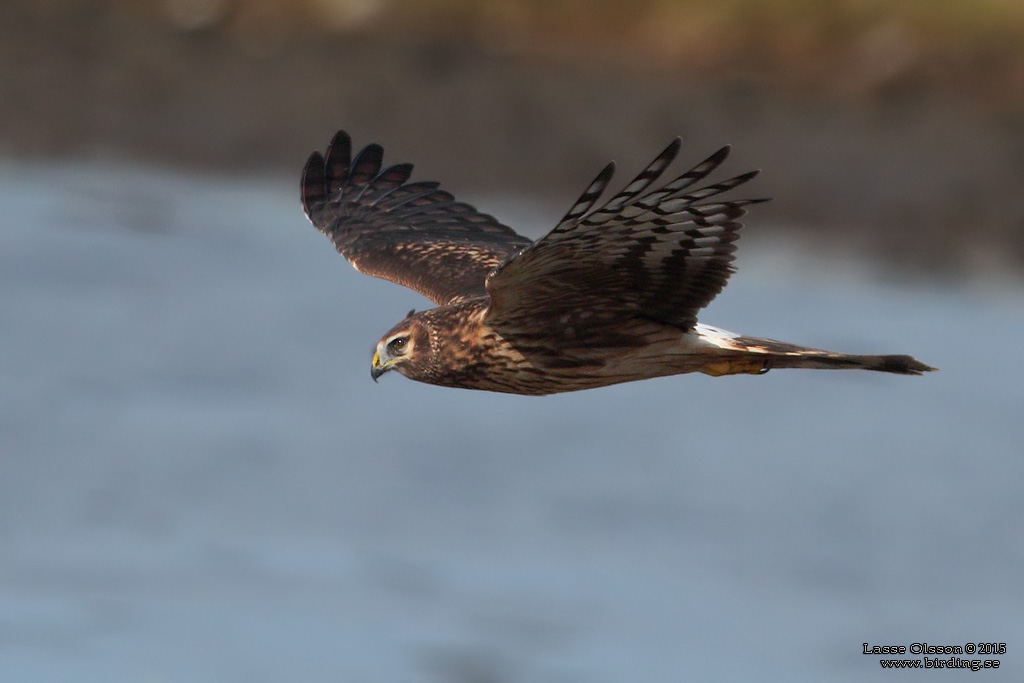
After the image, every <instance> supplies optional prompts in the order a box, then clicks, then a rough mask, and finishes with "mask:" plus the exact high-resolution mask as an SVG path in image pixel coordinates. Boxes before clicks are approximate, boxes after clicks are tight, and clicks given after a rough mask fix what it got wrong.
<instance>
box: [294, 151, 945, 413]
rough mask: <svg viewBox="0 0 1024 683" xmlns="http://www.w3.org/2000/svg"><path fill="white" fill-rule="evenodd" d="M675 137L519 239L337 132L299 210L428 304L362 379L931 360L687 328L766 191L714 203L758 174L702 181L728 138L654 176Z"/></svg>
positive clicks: (654, 372)
mask: <svg viewBox="0 0 1024 683" xmlns="http://www.w3.org/2000/svg"><path fill="white" fill-rule="evenodd" d="M679 147H680V140H679V139H678V138H676V139H675V140H673V141H672V143H671V144H670V145H669V146H668V147H666V148H665V149H664V151H662V153H661V154H659V155H658V157H657V158H656V159H655V160H654V161H652V162H651V163H650V165H648V166H647V168H645V169H644V170H643V171H641V173H640V174H639V175H638V176H637V177H636V178H634V179H633V180H632V181H631V182H630V183H629V184H628V185H626V187H625V188H624V189H623V190H622V191H621V192H619V193H618V194H616V195H614V196H613V197H612V198H611V199H609V200H608V201H606V202H604V203H602V204H600V205H599V204H598V202H599V200H600V198H601V196H602V194H603V193H604V190H605V188H606V187H607V185H608V183H609V182H610V181H611V178H612V174H613V172H614V169H615V165H614V163H610V164H608V165H607V166H606V167H605V168H604V169H603V170H602V171H601V172H600V173H599V174H598V175H597V177H596V178H595V179H594V181H593V182H592V183H591V184H590V186H589V187H587V189H586V191H585V192H584V193H583V194H582V195H581V196H580V198H579V199H577V200H576V202H575V203H574V204H573V206H572V208H571V209H569V212H568V213H567V214H565V217H564V218H562V220H561V221H560V222H559V223H558V225H556V226H555V228H554V229H553V230H552V231H551V232H549V233H548V234H547V235H545V236H544V237H541V238H540V239H538V240H537V241H535V242H534V241H531V240H529V239H527V238H526V237H523V236H522V235H519V234H517V233H516V232H515V231H513V230H512V229H511V228H509V227H507V226H505V225H503V224H501V223H500V222H498V220H497V219H495V218H494V217H493V216H490V215H488V214H485V213H481V212H479V211H477V210H476V209H475V208H473V207H472V206H470V205H469V204H465V203H462V202H459V201H456V199H455V198H454V197H453V196H452V195H451V194H450V193H448V192H445V191H444V190H441V189H440V188H439V183H436V182H422V181H421V182H409V177H410V175H411V173H412V164H397V165H394V166H389V167H386V168H383V169H382V167H381V166H382V164H381V162H382V160H383V154H384V150H383V149H382V148H381V146H380V145H377V144H371V145H368V146H366V147H364V148H363V150H362V151H360V152H359V153H358V154H356V155H355V157H354V158H353V156H352V143H351V139H350V138H349V136H348V134H347V133H345V132H344V131H339V132H338V133H337V134H336V135H335V136H334V139H333V140H332V141H331V143H330V145H329V146H328V148H327V152H326V154H321V153H320V152H314V153H313V154H312V155H311V156H310V157H309V161H308V162H307V163H306V167H305V170H304V171H303V174H302V206H303V208H304V209H305V212H306V216H307V217H308V218H309V220H310V221H311V222H312V223H313V225H314V226H316V228H317V229H318V230H320V232H322V233H324V234H325V235H327V237H329V238H330V240H331V241H332V242H333V243H334V246H335V247H336V248H337V250H338V251H339V252H341V254H342V255H343V256H344V257H345V258H346V259H348V260H349V261H350V262H351V263H352V265H353V266H355V268H356V270H358V271H359V272H361V273H365V274H367V275H373V276H375V277H380V278H384V279H385V280H390V281H391V282H396V283H398V284H401V285H405V286H406V287H409V288H411V289H414V290H416V291H417V292H419V293H420V294H423V295H424V296H426V297H427V298H429V299H430V300H432V301H433V302H434V303H435V304H437V307H436V308H432V309H429V310H426V311H421V312H419V313H417V312H415V311H411V312H410V313H409V314H408V315H407V316H406V317H405V318H404V319H403V320H402V321H401V322H399V323H398V324H397V325H395V326H394V327H393V328H392V329H391V330H390V331H389V332H388V333H387V334H385V335H384V336H383V337H382V338H381V339H380V341H379V342H378V343H377V347H376V351H375V352H374V354H373V360H372V364H371V368H370V374H371V376H372V377H373V379H374V380H377V379H378V378H379V377H380V376H381V375H383V374H384V373H385V372H388V371H390V370H397V371H398V372H399V373H400V374H402V375H405V376H406V377H408V378H409V379H414V380H417V381H420V382H427V383H430V384H436V385H441V386H446V387H459V388H464V389H480V390H486V391H499V392H505V393H512V394H529V395H541V394H554V393H558V392H565V391H576V390H580V389H592V388H595V387H602V386H606V385H609V384H617V383H619V382H631V381H634V380H641V379H648V378H650V377H660V376H665V375H678V374H683V373H688V372H703V373H705V374H708V375H713V376H720V375H733V374H764V373H766V372H768V371H769V370H771V369H773V368H817V369H842V368H853V369H861V370H878V371H881V372H892V373H898V374H904V375H919V374H921V373H923V372H927V371H930V370H934V369H935V368H932V367H929V366H927V365H925V364H924V363H921V362H920V361H918V360H916V359H914V358H912V357H911V356H904V355H853V354H845V353H835V352H832V351H823V350H820V349H813V348H808V347H804V346H797V345H795V344H788V343H785V342H779V341H775V340H772V339H761V338H757V337H748V336H744V335H738V334H733V333H732V332H727V331H725V330H721V329H718V328H715V327H711V326H708V325H704V324H702V323H698V322H697V312H698V311H700V310H701V309H702V308H704V307H705V306H707V305H708V303H709V302H710V301H711V300H712V299H713V298H714V297H715V296H716V295H717V294H718V293H719V292H720V291H721V290H722V288H723V287H724V286H725V283H726V280H728V278H729V275H731V274H732V272H733V266H732V262H733V258H734V256H733V253H734V252H735V250H736V245H735V242H736V240H737V239H738V238H739V230H740V227H741V225H740V223H739V218H740V217H741V216H743V215H744V214H745V213H746V207H747V206H749V205H751V204H756V203H758V202H762V201H766V200H764V199H738V200H736V199H734V200H728V199H721V198H719V197H718V195H720V194H722V193H724V192H726V191H727V190H731V189H732V188H734V187H737V186H738V185H741V184H743V183H745V182H747V181H748V180H750V179H751V178H753V177H754V176H755V175H757V171H752V172H750V173H744V174H743V175H739V176H736V177H734V178H730V179H729V180H723V181H721V182H718V183H714V184H705V179H706V178H707V176H708V175H709V174H710V173H711V172H712V171H714V170H715V169H716V168H718V166H719V165H720V164H721V163H722V162H723V161H724V160H725V158H726V156H728V153H729V147H723V148H722V149H720V150H718V151H717V152H715V153H714V154H712V155H711V156H710V157H708V158H707V159H705V160H704V161H702V162H700V163H699V164H697V165H696V166H694V167H693V168H691V169H690V170H688V171H686V172H685V173H683V174H682V175H679V176H677V177H674V178H672V179H671V180H669V181H667V182H664V181H663V182H659V180H660V179H661V177H662V175H663V173H664V172H665V170H666V168H668V166H669V165H670V164H671V163H672V161H673V160H674V159H675V157H676V155H677V154H678V152H679Z"/></svg>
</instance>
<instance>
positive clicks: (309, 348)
mask: <svg viewBox="0 0 1024 683" xmlns="http://www.w3.org/2000/svg"><path fill="white" fill-rule="evenodd" d="M0 182H2V186H3V192H2V194H0V214H2V215H3V216H4V221H5V225H4V229H3V231H2V232H0V291H2V292H3V296H2V297H0V324H2V330H3V353H2V354H0V376H2V377H3V382H2V384H0V420H2V421H0V449H2V458H0V543H2V545H0V671H3V672H5V673H4V676H3V678H4V680H11V681H56V680H73V681H284V680H303V681H350V680H351V681H356V680H358V681H420V680H428V681H434V680H437V681H466V682H470V681H555V680H557V681H600V682H604V681H609V682H610V681H630V680H646V681H666V682H668V681H677V680H680V679H681V678H691V677H692V678H695V679H707V678H711V679H720V680H778V681H788V680H841V681H863V680H910V679H911V678H912V676H911V674H910V673H907V672H903V673H893V672H883V671H881V670H880V667H879V664H878V659H879V658H878V657H872V656H864V655H862V654H861V647H862V645H861V644H862V642H865V641H866V642H870V643H872V644H887V643H898V644H905V645H909V644H910V643H911V642H918V641H927V642H929V643H933V644H962V643H964V642H967V641H1001V642H1007V646H1008V652H1007V654H1006V655H1005V656H1004V657H1002V658H1001V659H1002V668H1001V669H1000V671H999V672H997V673H993V672H988V673H984V674H979V675H984V676H986V680H993V679H995V680H1006V681H1010V680H1019V678H1020V676H1021V673H1022V671H1024V667H1022V659H1021V657H1020V655H1019V653H1018V652H1017V648H1018V647H1019V646H1020V644H1021V639H1020V636H1021V635H1022V628H1021V624H1022V622H1021V614H1022V613H1024V594H1022V592H1021V577H1022V576H1024V573H1022V572H1024V526H1022V524H1021V520H1022V518H1024V502H1022V501H1024V498H1022V496H1021V495H1020V491H1021V480H1022V478H1024V464H1022V461H1021V457H1020V451H1021V443H1022V438H1021V437H1022V427H1021V424H1020V409H1021V405H1022V399H1024V390H1022V388H1021V382H1020V379H1021V376H1020V375H1021V373H1020V370H1021V363H1020V358H1019V353H1020V340H1021V338H1022V333H1024V297H1022V296H1021V295H1022V291H1024V290H1022V287H1021V286H1020V284H1019V283H1018V282H1016V281H1015V280H1014V279H1013V278H1011V277H1007V278H1005V279H1003V280H995V279H987V278H978V279H975V280H971V281H963V282H960V283H958V284H956V285H955V286H954V285H950V284H948V283H947V284H944V283H940V282H937V281H934V280H928V279H913V280H905V281H899V280H893V279H891V278H889V277H880V275H879V274H880V272H881V271H879V270H878V269H875V268H873V267H871V266H865V265H862V264H859V263H857V262H849V261H842V260H838V259H823V258H820V257H815V256H813V255H811V254H808V253H807V252H806V251H805V250H802V249H801V247H800V245H799V244H796V243H792V244H791V243H783V244H766V243H764V241H763V240H758V239H757V238H756V230H755V229H754V228H750V227H748V232H749V233H751V234H750V235H748V236H749V237H751V238H752V239H750V240H749V241H750V244H744V247H746V248H745V249H744V250H743V251H742V255H741V257H740V261H739V262H740V267H741V269H740V271H739V273H738V274H737V275H735V276H734V278H733V281H732V282H731V284H730V286H729V287H728V288H727V290H726V291H725V293H724V294H723V295H722V296H721V297H720V298H719V299H718V300H716V301H715V302H714V303H713V305H712V306H711V307H710V308H709V310H708V311H707V315H706V316H705V319H706V320H708V321H709V322H712V323H714V324H719V325H722V326H724V327H727V328H732V329H735V330H740V331H743V332H750V333H757V334H767V335H774V336H776V337H780V338H783V339H792V340H796V341H802V342H807V343H811V344H818V345H821V346H826V347H835V348H840V349H847V350H850V351H895V352H908V351H909V352H913V353H915V354H917V355H919V357H921V358H923V359H924V360H926V361H927V362H929V363H933V364H935V365H937V366H939V367H940V368H942V370H941V372H938V373H935V374H932V375H928V376H926V377H919V378H913V377H910V378H908V377H898V376H889V375H881V374H867V373H863V374H858V373H843V372H836V373H824V372H813V373H812V372H797V371H793V372H785V371H777V372H771V373H769V374H768V375H766V376H764V377H731V378H719V379H712V378H708V377H704V376H697V375H694V376H683V377H674V378H666V379H658V380H653V381H648V382H643V383H634V384H627V385H623V386H618V387H612V388H608V389H603V390H599V391H590V392H583V393H577V394H568V395H562V396H553V397H547V398H521V397H509V396H501V395H491V394H479V393H471V392H463V391H455V390H446V389H440V388H433V387H429V386H426V385H420V384H416V383H413V382H409V381H407V380H405V379H404V378H402V377H399V376H397V375H394V376H392V375H389V376H387V377H385V378H384V379H383V380H382V381H381V383H380V385H377V386H375V385H374V384H373V383H372V382H371V381H370V378H369V372H368V371H369V357H370V351H371V348H372V346H373V344H374V343H375V341H376V339H377V337H378V335H379V334H381V333H382V332H383V331H385V330H386V329H387V328H388V327H389V326H390V325H391V324H392V323H393V322H394V321H396V320H397V319H399V318H401V316H402V315H403V314H404V313H405V311H406V310H407V309H408V308H410V307H412V306H423V305H424V301H423V300H421V299H420V298H419V297H418V295H416V294H415V293H413V292H410V291H407V290H404V289H402V288H400V287H397V286H395V285H391V284H390V283H386V282H383V281H375V280H371V279H369V278H366V277H363V276H361V275H359V274H358V273H356V272H355V271H354V270H353V269H351V268H350V267H349V266H348V265H347V264H345V263H344V261H342V260H341V258H340V257H338V256H337V255H336V254H335V253H334V252H333V249H331V247H330V245H329V243H328V242H327V241H326V240H325V239H324V238H323V237H322V236H321V235H319V234H318V233H317V232H316V231H315V230H313V229H312V228H311V227H310V226H309V225H308V223H306V221H305V218H304V217H303V216H302V215H301V213H300V212H299V210H298V208H297V202H296V196H295V195H296V188H295V187H293V185H294V183H290V182H285V181H284V179H274V178H255V177H247V178H242V179H238V178H224V177H216V176H205V177H196V176H192V175H189V176H185V175H181V174H178V173H170V172H166V171H161V170H155V169H152V168H145V167H123V166H116V167H112V166H95V165H80V164H72V165H60V166H54V165H49V164H48V165H32V164H11V163H7V164H4V165H3V166H0ZM478 203H479V204H481V205H483V206H487V207H488V208H492V209H493V210H495V211H497V212H499V213H500V214H501V215H503V216H506V217H507V218H508V219H509V220H510V221H513V222H514V224H516V225H520V226H523V228H524V230H525V231H527V232H529V233H531V234H537V233H538V232H540V231H541V230H542V229H543V228H544V226H546V225H550V224H552V222H553V221H554V220H555V217H556V216H557V213H558V211H557V210H555V209H553V208H551V209H548V208H546V207H541V206H539V205H536V204H532V203H530V202H525V201H517V200H515V199H514V198H501V197H491V198H487V197H482V198H479V201H478ZM887 272H888V271H887ZM913 675H915V676H920V675H922V674H921V673H919V672H913ZM957 675H967V674H965V673H963V672H961V673H960V674H957Z"/></svg>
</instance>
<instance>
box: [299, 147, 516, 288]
mask: <svg viewBox="0 0 1024 683" xmlns="http://www.w3.org/2000/svg"><path fill="white" fill-rule="evenodd" d="M383 155H384V150H383V149H382V148H381V146H380V145H376V144H373V145H368V146H367V147H365V148H364V149H363V150H362V151H361V152H359V154H357V155H356V156H355V158H354V159H352V142H351V139H350V138H349V136H348V134H347V133H345V132H344V131H338V133H337V135H335V136H334V139H333V140H332V141H331V144H330V146H329V147H328V148H327V154H326V156H324V155H322V154H320V153H319V152H314V153H313V154H312V155H311V156H310V157H309V161H308V162H306V168H305V170H304V171H303V173H302V207H303V209H305V211H306V216H308V217H309V220H310V221H312V223H313V225H314V226H316V228H317V229H318V230H320V232H322V233H324V234H325V235H327V236H328V237H329V238H330V239H331V241H332V242H333V243H334V246H335V247H336V248H337V249H338V251H339V252H341V254H342V256H344V257H345V258H346V259H348V260H349V261H350V262H351V263H352V265H353V266H355V268H356V270H358V271H359V272H361V273H365V274H367V275H373V276H375V277H380V278H384V279H385V280H390V281H391V282H397V283H398V284H401V285H405V286H406V287H410V288H411V289H414V290H416V291H417V292H419V293H420V294H423V295H424V296H426V297H427V298H429V299H431V300H433V301H434V302H435V303H437V304H438V305H442V304H446V303H450V302H452V301H455V300H457V299H459V298H462V297H470V296H481V295H486V294H487V290H486V289H485V287H484V281H485V280H486V278H487V274H488V273H489V272H491V270H493V269H494V268H495V267H496V266H497V265H498V264H500V263H502V262H503V261H505V260H506V259H508V258H509V257H510V256H513V255H514V254H516V253H518V252H519V251H520V250H521V249H523V248H524V247H526V246H527V245H529V244H530V240H529V239H527V238H525V237H523V236H521V235H518V234H516V233H515V232H514V231H513V230H512V229H511V228H509V227H507V226H505V225H502V224H501V223H499V222H498V221H497V220H496V219H495V218H494V217H493V216H489V215H487V214H484V213H480V212H479V211H477V210H476V209H475V208H473V207H472V206H470V205H469V204H463V203H461V202H457V201H455V198H454V197H453V196H452V195H451V194H449V193H448V192H445V191H444V190H440V189H438V185H439V184H438V183H436V182H417V183H409V182H407V181H408V180H409V176H410V174H411V173H412V164H398V165H396V166H390V167H388V168H385V169H384V170H381V161H382V158H383Z"/></svg>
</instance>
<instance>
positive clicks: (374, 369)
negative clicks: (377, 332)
mask: <svg viewBox="0 0 1024 683" xmlns="http://www.w3.org/2000/svg"><path fill="white" fill-rule="evenodd" d="M390 369H391V366H390V365H381V362H380V354H378V353H377V352H376V351H374V352H373V363H371V364H370V377H372V378H373V381H374V382H376V381H377V380H378V379H380V376H381V375H383V374H384V373H385V372H387V371H388V370H390Z"/></svg>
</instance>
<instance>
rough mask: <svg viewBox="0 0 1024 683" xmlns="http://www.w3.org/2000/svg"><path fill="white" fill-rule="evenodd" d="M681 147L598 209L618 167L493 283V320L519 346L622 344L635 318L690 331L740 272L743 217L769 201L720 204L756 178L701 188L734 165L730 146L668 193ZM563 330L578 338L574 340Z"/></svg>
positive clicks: (492, 277) (504, 267) (498, 273)
mask: <svg viewBox="0 0 1024 683" xmlns="http://www.w3.org/2000/svg"><path fill="white" fill-rule="evenodd" d="M679 146H680V143H679V140H678V139H676V140H675V141H673V142H672V144H670V145H669V146H668V147H666V148H665V150H664V151H663V152H662V153H661V154H660V155H659V156H658V157H657V158H656V159H655V160H654V161H653V162H651V164H650V165H648V167H647V168H645V169H644V170H643V171H642V172H641V173H640V174H639V175H638V176H637V177H636V178H634V179H633V180H632V182H630V183H629V184H628V185H627V186H626V187H625V188H624V189H623V190H622V191H621V192H619V193H618V194H617V195H615V196H614V197H612V198H611V199H610V200H609V201H608V202H606V203H605V204H603V205H601V206H600V207H598V208H596V209H595V208H593V207H594V205H595V204H596V203H597V201H598V199H599V198H600V196H601V194H602V193H603V191H604V190H605V188H606V187H607V185H608V182H609V181H610V179H611V176H612V172H613V169H614V167H613V166H612V165H609V166H607V167H605V169H604V170H603V171H602V172H601V173H600V174H599V175H598V176H597V178H596V179H595V180H594V182H592V183H591V185H590V187H588V188H587V190H586V191H585V192H584V193H583V195H582V196H581V197H580V199H579V200H577V202H576V204H575V205H574V206H573V207H572V209H570V210H569V212H568V213H567V214H566V216H565V218H563V219H562V221H561V222H560V223H559V224H558V225H557V226H556V227H555V229H554V230H552V231H551V232H550V233H548V234H547V235H545V236H544V237H542V238H540V239H539V240H537V241H536V242H534V243H533V244H532V245H530V246H529V247H528V248H526V249H525V250H523V252H522V253H520V254H519V255H518V256H516V257H515V258H514V259H511V260H509V261H507V262H506V263H504V264H503V265H501V266H500V267H499V268H498V269H496V270H495V271H494V272H493V273H492V274H491V275H490V276H489V277H488V280H487V290H488V292H489V293H490V295H491V305H490V309H489V310H488V312H487V316H486V318H485V320H486V321H487V323H488V324H490V325H491V326H492V327H494V328H495V329H496V330H498V331H499V332H501V333H502V334H504V335H506V336H509V337H510V338H513V339H517V338H518V339H521V340H523V341H524V342H525V341H534V342H536V341H537V340H540V339H545V338H547V339H549V340H550V342H551V343H552V344H559V343H570V342H571V343H585V344H588V345H592V346H602V345H605V337H607V345H613V344H615V343H617V342H616V340H617V328H619V327H621V325H622V322H623V320H624V319H626V318H628V317H641V318H645V319H650V320H654V321H658V322H661V323H664V324H666V325H672V326H675V327H678V328H680V329H681V330H688V329H690V328H692V327H693V325H694V324H695V323H696V321H697V311H699V310H700V309H701V308H703V307H704V306H706V305H707V304H708V303H709V302H710V301H711V300H712V299H713V298H714V297H715V295H717V294H718V293H719V292H720V291H721V290H722V288H723V287H724V286H725V283H726V281H727V280H728V278H729V275H730V274H731V273H732V272H733V268H732V262H733V258H734V256H733V252H735V250H736V247H735V244H734V243H735V241H736V240H737V239H738V238H739V230H740V228H741V224H740V223H739V220H738V219H739V218H740V217H741V216H742V215H743V214H744V213H745V212H746V207H747V206H748V205H749V204H753V203H756V202H761V201H766V200H764V199H746V200H743V199H740V200H717V201H716V200H711V201H708V200H709V198H712V197H715V196H716V195H719V194H721V193H723V192H726V191H728V190H731V189H732V188H734V187H736V186H738V185H741V184H743V183H745V182H747V181H748V180H750V179H751V178H753V177H754V176H755V175H757V171H752V172H750V173H745V174H743V175H740V176H736V177H735V178H731V179H729V180H724V181H721V182H718V183H715V184H711V185H706V186H704V187H701V188H699V189H693V186H694V185H696V184H698V183H700V182H701V181H703V180H704V179H705V178H706V177H707V176H708V174H710V173H711V172H712V171H714V170H715V169H716V168H718V166H719V165H720V164H721V163H722V162H723V161H724V160H725V159H726V157H727V156H728V153H729V148H728V147H723V148H722V149H720V150H718V151H717V152H715V153H714V154H712V155H711V156H710V157H708V158H707V159H705V160H704V161H702V162H701V163H699V164H697V165H696V166H695V167H693V168H691V169H690V170H689V171H687V172H685V173H683V174H682V175H680V176H678V177H677V178H675V179H674V180H671V181H670V182H667V183H664V184H663V185H661V186H658V185H657V181H658V179H659V178H660V177H661V176H662V174H663V173H664V171H665V169H666V168H668V166H669V165H670V164H671V162H672V160H673V159H674V158H675V157H676V155H677V153H678V152H679ZM559 330H565V331H566V334H571V339H568V338H565V339H563V337H565V335H560V334H559V333H558V331H559Z"/></svg>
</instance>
